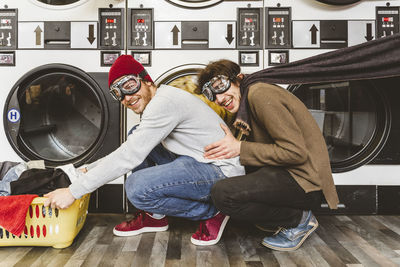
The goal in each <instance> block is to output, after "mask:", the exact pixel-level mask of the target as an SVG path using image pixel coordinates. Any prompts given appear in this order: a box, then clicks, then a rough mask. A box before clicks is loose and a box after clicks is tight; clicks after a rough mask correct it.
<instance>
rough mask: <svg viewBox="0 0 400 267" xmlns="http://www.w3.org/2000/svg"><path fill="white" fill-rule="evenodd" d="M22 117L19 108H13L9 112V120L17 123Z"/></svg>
mask: <svg viewBox="0 0 400 267" xmlns="http://www.w3.org/2000/svg"><path fill="white" fill-rule="evenodd" d="M20 118H21V114H20V113H19V110H17V109H15V108H12V109H10V110H9V111H8V112H7V119H8V121H9V122H12V123H16V122H18V121H19V119H20Z"/></svg>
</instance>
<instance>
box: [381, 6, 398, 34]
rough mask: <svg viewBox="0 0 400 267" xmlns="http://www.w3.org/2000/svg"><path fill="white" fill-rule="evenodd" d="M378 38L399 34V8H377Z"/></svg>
mask: <svg viewBox="0 0 400 267" xmlns="http://www.w3.org/2000/svg"><path fill="white" fill-rule="evenodd" d="M376 29H377V32H376V33H377V38H382V37H385V36H389V35H393V34H395V33H398V32H399V7H376Z"/></svg>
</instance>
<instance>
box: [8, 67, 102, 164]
mask: <svg viewBox="0 0 400 267" xmlns="http://www.w3.org/2000/svg"><path fill="white" fill-rule="evenodd" d="M3 118H4V129H5V131H6V135H7V138H8V140H9V142H10V144H11V146H12V147H13V148H14V150H15V151H16V152H17V153H18V154H19V155H20V156H21V157H22V158H23V159H25V160H34V159H43V160H45V162H46V164H47V165H48V166H58V165H62V164H67V163H75V164H76V165H80V164H81V163H83V162H85V160H86V159H87V158H89V157H90V156H91V155H92V154H93V153H94V152H95V151H96V150H97V149H98V148H99V147H100V146H102V145H103V144H102V141H103V139H104V135H105V131H106V127H104V126H105V125H107V123H108V107H107V103H106V100H105V97H104V94H103V93H102V91H101V88H100V87H99V85H98V84H97V83H96V81H95V80H94V79H93V78H91V76H89V75H88V74H87V73H85V72H84V71H82V70H80V69H78V68H75V67H72V66H69V65H61V64H49V65H43V66H40V67H38V68H35V69H33V70H31V71H30V72H28V73H27V74H25V75H24V76H23V77H22V78H21V79H20V80H19V81H18V82H17V83H16V84H15V85H14V87H13V88H12V89H11V92H10V94H9V96H8V98H7V101H6V106H5V108H4V116H3Z"/></svg>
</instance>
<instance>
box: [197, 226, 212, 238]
mask: <svg viewBox="0 0 400 267" xmlns="http://www.w3.org/2000/svg"><path fill="white" fill-rule="evenodd" d="M197 232H198V233H199V238H201V237H202V236H203V234H205V235H206V236H210V232H209V231H208V229H207V225H206V222H200V225H199V230H198V231H197Z"/></svg>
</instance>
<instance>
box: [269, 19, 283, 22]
mask: <svg viewBox="0 0 400 267" xmlns="http://www.w3.org/2000/svg"><path fill="white" fill-rule="evenodd" d="M283 20H284V19H283V18H272V22H283Z"/></svg>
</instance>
